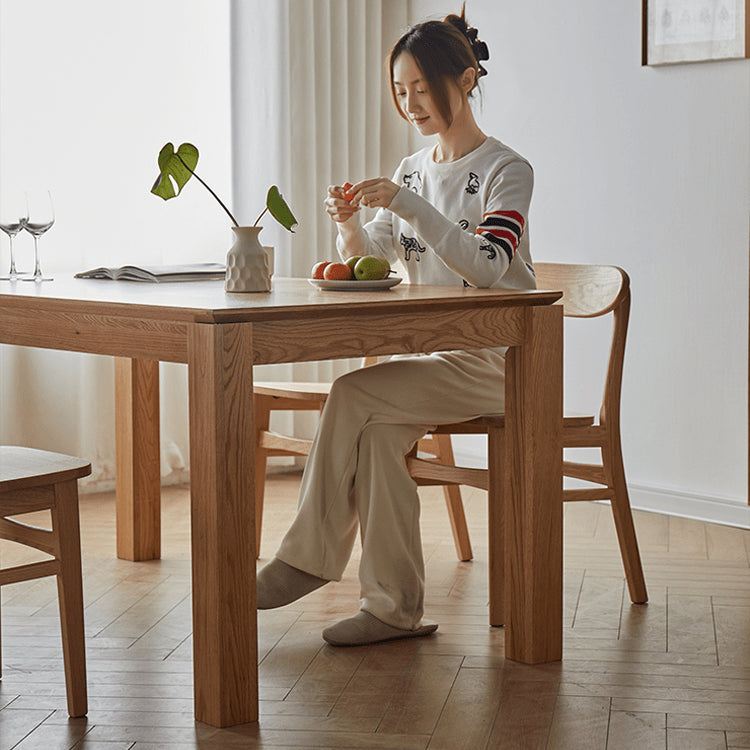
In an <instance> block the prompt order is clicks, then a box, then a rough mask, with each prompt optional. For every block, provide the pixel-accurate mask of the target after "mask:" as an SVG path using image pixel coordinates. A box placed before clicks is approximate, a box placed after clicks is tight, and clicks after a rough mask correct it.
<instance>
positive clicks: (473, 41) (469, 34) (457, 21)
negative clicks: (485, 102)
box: [445, 3, 490, 78]
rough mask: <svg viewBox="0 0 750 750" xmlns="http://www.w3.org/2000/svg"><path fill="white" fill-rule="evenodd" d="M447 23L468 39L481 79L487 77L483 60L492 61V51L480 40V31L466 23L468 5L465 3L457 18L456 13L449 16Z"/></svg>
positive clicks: (446, 19)
mask: <svg viewBox="0 0 750 750" xmlns="http://www.w3.org/2000/svg"><path fill="white" fill-rule="evenodd" d="M445 23H449V24H450V25H451V26H454V27H455V28H456V29H458V30H459V31H460V32H461V33H462V34H463V35H464V36H465V37H466V39H467V41H468V42H469V45H470V46H471V51H472V52H473V53H474V57H475V58H476V59H477V68H478V69H479V70H478V75H479V77H480V78H481V77H482V76H486V75H487V71H486V70H485V68H484V66H483V65H482V60H489V59H490V51H489V49H488V47H487V45H486V44H485V43H484V42H483V41H482V40H481V39H479V31H478V30H477V29H475V28H474V27H473V26H469V24H468V22H467V21H466V3H464V4H463V6H462V8H461V15H460V16H457V15H456V14H455V13H451V14H450V15H449V16H446V17H445Z"/></svg>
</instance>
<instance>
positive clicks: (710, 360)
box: [411, 0, 750, 525]
mask: <svg viewBox="0 0 750 750" xmlns="http://www.w3.org/2000/svg"><path fill="white" fill-rule="evenodd" d="M453 5H455V6H456V7H458V6H459V3H458V2H456V3H454V4H453ZM467 6H468V8H467V15H468V17H469V20H470V22H471V23H472V24H473V25H476V26H477V27H478V28H479V32H480V38H481V39H484V40H485V41H486V42H487V43H488V45H489V48H490V55H491V58H490V60H489V62H488V63H486V64H485V65H486V67H487V69H488V71H489V75H488V76H487V77H486V78H485V79H484V92H485V96H484V107H483V109H482V111H481V112H480V115H479V119H480V121H481V123H482V126H483V127H484V129H485V130H486V131H487V132H489V133H492V134H493V135H495V136H496V137H498V138H500V139H501V140H503V141H504V142H506V143H507V144H508V145H510V146H512V147H513V148H515V149H516V150H518V151H520V152H521V153H522V154H524V155H525V156H526V157H527V158H528V159H529V160H530V161H531V162H532V164H533V165H534V168H535V179H536V182H535V193H534V199H533V203H532V210H531V217H530V229H531V241H532V253H533V255H534V256H535V257H536V258H537V259H540V260H542V259H544V260H560V261H566V260H567V261H571V262H579V261H580V262H603V263H613V264H618V265H621V266H623V267H624V268H625V269H626V270H627V271H628V273H629V274H630V276H631V281H632V288H633V309H632V316H631V327H630V333H629V342H628V352H627V359H626V371H625V380H624V392H623V411H624V417H623V440H624V450H625V461H626V469H627V472H628V476H629V480H630V484H631V489H632V495H633V500H634V502H635V503H637V504H640V505H643V506H651V507H661V508H665V509H669V510H671V511H675V512H682V513H686V514H688V515H704V516H706V517H712V518H716V519H718V520H728V521H733V522H735V523H742V524H745V525H750V511H749V510H748V508H747V506H746V503H747V384H748V372H747V340H748V331H747V321H748V251H749V249H750V242H749V239H748V232H749V229H750V61H746V60H741V61H722V62H712V63H700V64H692V65H677V66H670V67H661V68H644V67H642V66H641V65H640V54H641V52H640V36H641V16H640V3H634V2H617V3H612V2H608V3H602V2H599V1H598V0H584V1H583V2H579V3H576V4H575V5H574V6H571V5H570V4H560V5H555V4H554V3H552V4H550V3H549V2H546V1H543V0H523V2H521V0H515V2H508V3H497V2H496V0H469V2H468V3H467ZM411 10H412V19H411V20H412V21H414V22H416V21H418V20H422V19H425V18H427V17H433V18H434V17H441V16H442V15H444V14H445V13H446V12H451V11H453V10H455V9H454V8H453V7H452V6H451V4H448V5H446V4H444V3H436V2H434V0H412V6H411ZM596 338H597V340H602V336H601V334H597V336H596ZM568 343H569V345H570V346H571V348H572V349H573V350H574V351H573V352H572V354H574V355H575V352H576V351H577V350H578V347H579V346H581V345H584V344H585V343H586V342H585V341H584V340H582V337H581V334H579V333H578V331H573V332H570V335H569V337H568ZM566 374H567V378H566V380H567V382H566V400H567V401H566V404H567V405H568V406H569V407H570V408H572V409H574V410H576V409H586V408H591V403H592V399H591V393H592V385H594V384H595V381H596V378H595V377H594V376H593V375H591V374H590V373H588V371H587V368H586V367H583V368H578V369H575V370H573V369H570V368H568V369H567V370H566ZM594 395H595V396H596V397H598V395H599V394H598V392H596V393H595V394H594ZM704 501H710V502H704Z"/></svg>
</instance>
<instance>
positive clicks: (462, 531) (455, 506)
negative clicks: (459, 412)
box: [433, 434, 474, 562]
mask: <svg viewBox="0 0 750 750" xmlns="http://www.w3.org/2000/svg"><path fill="white" fill-rule="evenodd" d="M433 438H434V439H435V441H436V444H437V451H436V458H437V459H438V461H439V462H440V463H443V464H447V465H453V464H454V463H455V460H454V458H453V446H452V445H451V436H450V435H440V434H438V435H433ZM443 494H444V495H445V504H446V506H447V507H448V518H449V520H450V522H451V531H452V532H453V543H454V545H455V546H456V555H458V559H459V560H461V561H462V562H467V561H469V560H471V559H472V558H473V557H474V553H473V552H472V550H471V539H470V538H469V529H468V527H467V525H466V514H465V513H464V504H463V500H462V499H461V490H460V489H459V487H458V485H456V484H446V485H443Z"/></svg>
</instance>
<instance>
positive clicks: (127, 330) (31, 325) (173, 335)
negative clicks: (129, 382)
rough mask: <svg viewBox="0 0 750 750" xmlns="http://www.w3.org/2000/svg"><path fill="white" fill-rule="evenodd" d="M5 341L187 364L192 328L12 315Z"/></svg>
mask: <svg viewBox="0 0 750 750" xmlns="http://www.w3.org/2000/svg"><path fill="white" fill-rule="evenodd" d="M0 324H2V328H1V329H0V341H2V343H4V344H15V345H17V346H34V347H39V348H42V349H63V350H66V351H74V352H86V353H88V354H106V355H111V356H115V357H117V356H120V357H131V358H135V359H156V360H160V361H162V362H187V332H188V323H186V322H176V321H169V320H155V319H143V318H134V317H126V316H116V315H96V314H92V313H76V312H51V311H49V310H43V311H42V310H40V311H36V310H14V309H11V310H8V309H5V310H3V311H2V313H1V314H0Z"/></svg>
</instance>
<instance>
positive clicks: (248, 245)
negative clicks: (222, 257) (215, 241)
mask: <svg viewBox="0 0 750 750" xmlns="http://www.w3.org/2000/svg"><path fill="white" fill-rule="evenodd" d="M262 228H263V227H232V231H233V232H234V237H235V239H234V245H232V247H230V248H229V252H228V253H227V275H226V280H225V282H224V289H225V290H226V291H227V292H269V291H271V268H270V265H269V262H268V249H267V248H264V247H263V246H262V245H261V244H260V240H259V239H258V235H259V234H260V231H261V229H262Z"/></svg>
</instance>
